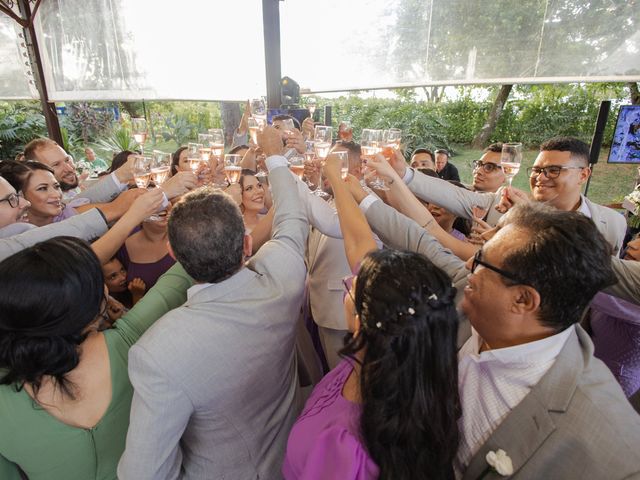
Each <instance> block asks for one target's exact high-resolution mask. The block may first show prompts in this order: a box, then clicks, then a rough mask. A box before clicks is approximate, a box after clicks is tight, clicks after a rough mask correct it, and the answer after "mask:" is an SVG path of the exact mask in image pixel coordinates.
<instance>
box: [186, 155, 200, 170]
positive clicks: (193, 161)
mask: <svg viewBox="0 0 640 480" xmlns="http://www.w3.org/2000/svg"><path fill="white" fill-rule="evenodd" d="M187 163H189V168H190V169H191V171H192V172H193V173H194V174H195V173H197V171H198V169H199V168H200V165H201V164H202V157H201V156H200V155H199V154H198V153H192V152H188V153H187Z"/></svg>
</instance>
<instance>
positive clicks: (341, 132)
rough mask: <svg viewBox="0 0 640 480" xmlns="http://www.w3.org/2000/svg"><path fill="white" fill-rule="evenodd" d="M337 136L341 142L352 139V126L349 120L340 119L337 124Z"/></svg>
mask: <svg viewBox="0 0 640 480" xmlns="http://www.w3.org/2000/svg"><path fill="white" fill-rule="evenodd" d="M338 137H340V140H342V141H343V142H350V141H351V140H353V127H352V126H351V122H350V121H349V120H342V121H341V122H340V124H339V125H338Z"/></svg>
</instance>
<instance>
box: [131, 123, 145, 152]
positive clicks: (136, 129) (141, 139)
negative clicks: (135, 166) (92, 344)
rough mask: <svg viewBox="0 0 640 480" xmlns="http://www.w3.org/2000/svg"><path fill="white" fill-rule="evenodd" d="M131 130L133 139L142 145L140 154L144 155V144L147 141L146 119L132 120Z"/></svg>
mask: <svg viewBox="0 0 640 480" xmlns="http://www.w3.org/2000/svg"><path fill="white" fill-rule="evenodd" d="M131 130H132V132H133V139H134V140H135V141H136V142H137V143H138V144H139V145H140V152H141V153H142V154H144V144H145V142H146V141H147V121H146V120H145V119H144V118H132V119H131Z"/></svg>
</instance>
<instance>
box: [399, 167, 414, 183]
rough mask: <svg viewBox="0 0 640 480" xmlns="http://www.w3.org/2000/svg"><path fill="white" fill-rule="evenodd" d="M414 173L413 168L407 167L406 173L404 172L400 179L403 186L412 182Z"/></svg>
mask: <svg viewBox="0 0 640 480" xmlns="http://www.w3.org/2000/svg"><path fill="white" fill-rule="evenodd" d="M414 173H415V172H414V171H413V168H411V167H408V168H407V171H406V172H404V177H402V181H403V182H404V183H405V184H407V183H409V182H410V181H411V180H413V175H414Z"/></svg>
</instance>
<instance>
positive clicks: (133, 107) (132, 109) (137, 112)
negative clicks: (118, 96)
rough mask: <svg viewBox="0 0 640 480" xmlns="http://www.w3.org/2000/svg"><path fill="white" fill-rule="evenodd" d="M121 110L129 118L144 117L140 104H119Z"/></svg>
mask: <svg viewBox="0 0 640 480" xmlns="http://www.w3.org/2000/svg"><path fill="white" fill-rule="evenodd" d="M120 104H121V105H122V109H123V110H124V111H125V112H127V113H128V114H129V116H130V117H131V118H140V117H143V116H144V113H143V112H142V102H120Z"/></svg>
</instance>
